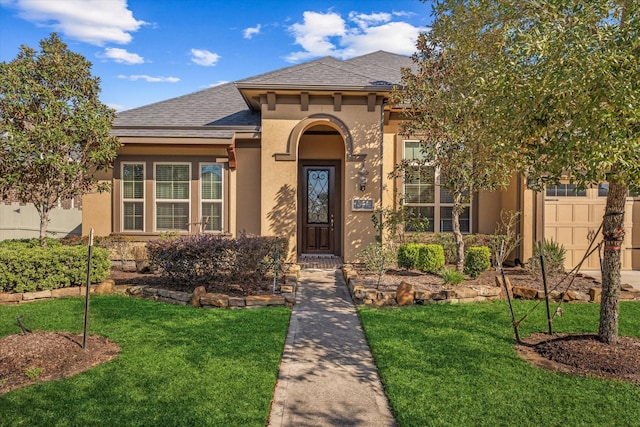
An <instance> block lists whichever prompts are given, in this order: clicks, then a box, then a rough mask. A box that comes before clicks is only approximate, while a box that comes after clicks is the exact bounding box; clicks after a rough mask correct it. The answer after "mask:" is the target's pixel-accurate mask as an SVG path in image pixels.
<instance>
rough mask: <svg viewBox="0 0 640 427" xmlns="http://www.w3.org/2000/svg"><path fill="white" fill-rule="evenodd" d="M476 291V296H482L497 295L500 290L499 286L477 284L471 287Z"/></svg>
mask: <svg viewBox="0 0 640 427" xmlns="http://www.w3.org/2000/svg"><path fill="white" fill-rule="evenodd" d="M473 290H475V291H476V292H477V293H478V296H482V297H499V296H500V293H501V290H500V288H499V287H497V286H494V287H488V286H478V287H476V288H473Z"/></svg>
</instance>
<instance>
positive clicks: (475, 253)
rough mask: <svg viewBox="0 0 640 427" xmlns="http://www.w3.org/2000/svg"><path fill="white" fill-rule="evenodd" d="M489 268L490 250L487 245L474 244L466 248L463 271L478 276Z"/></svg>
mask: <svg viewBox="0 0 640 427" xmlns="http://www.w3.org/2000/svg"><path fill="white" fill-rule="evenodd" d="M490 268H491V250H490V249H489V248H488V247H487V246H475V247H471V248H469V249H467V253H466V255H465V257H464V272H465V274H468V275H469V276H471V277H478V276H479V275H480V274H482V273H483V272H485V271H487V270H488V269H490Z"/></svg>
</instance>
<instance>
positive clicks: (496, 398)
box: [359, 301, 640, 426]
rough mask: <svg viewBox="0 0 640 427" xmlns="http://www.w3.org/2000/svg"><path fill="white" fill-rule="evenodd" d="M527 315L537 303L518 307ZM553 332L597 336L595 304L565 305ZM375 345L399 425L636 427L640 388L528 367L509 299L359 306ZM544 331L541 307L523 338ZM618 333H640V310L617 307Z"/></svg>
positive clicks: (629, 305)
mask: <svg viewBox="0 0 640 427" xmlns="http://www.w3.org/2000/svg"><path fill="white" fill-rule="evenodd" d="M514 304H515V305H514V307H515V309H516V311H517V312H519V313H521V314H524V313H525V312H526V311H527V310H528V309H529V307H531V305H532V303H531V302H528V301H515V302H514ZM563 310H564V315H563V316H562V317H556V318H555V320H554V331H556V332H564V333H584V332H595V331H596V330H597V328H598V310H599V307H598V305H596V304H565V305H564V306H563ZM359 314H360V317H361V319H362V322H363V326H364V329H365V333H366V335H367V339H368V341H369V345H370V346H371V349H372V351H373V355H374V358H375V360H376V363H377V365H378V368H379V370H380V375H381V377H382V380H383V383H384V386H385V389H386V392H387V395H388V396H389V399H390V401H391V406H392V408H393V411H394V414H395V416H396V418H397V421H398V424H399V425H400V426H424V425H429V426H449V425H451V426H454V425H455V426H457V425H476V426H479V425H486V426H494V425H519V426H528V425H531V426H534V425H535V426H539V425H565V426H577V425H600V426H614V425H616V426H618V425H631V424H634V423H635V422H636V420H637V414H639V413H640V387H639V386H638V385H634V384H631V383H625V382H620V381H615V380H603V379H597V378H588V377H582V376H575V375H568V374H562V373H558V372H553V371H549V370H546V369H543V368H538V367H535V366H532V365H530V364H529V363H528V362H526V361H524V360H522V359H521V358H519V357H518V355H517V354H516V350H515V348H514V338H513V330H512V328H511V324H510V321H509V314H508V311H507V306H506V303H505V302H504V301H497V302H495V303H483V304H466V305H428V306H414V307H411V308H407V307H403V308H401V309H398V308H385V309H375V308H370V307H360V308H359ZM545 330H546V319H545V313H544V309H543V308H539V309H537V310H536V311H534V312H533V313H532V315H531V316H530V317H529V318H528V319H527V320H526V321H525V322H523V323H522V324H521V335H522V336H527V335H529V334H531V333H533V332H540V331H545ZM620 333H621V335H627V336H635V337H638V336H639V335H640V304H639V303H634V302H628V303H621V304H620Z"/></svg>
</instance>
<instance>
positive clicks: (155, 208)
mask: <svg viewBox="0 0 640 427" xmlns="http://www.w3.org/2000/svg"><path fill="white" fill-rule="evenodd" d="M161 165H187V166H188V167H189V196H188V197H187V198H186V199H160V203H187V204H188V206H189V207H188V210H187V212H188V213H189V217H188V218H187V229H186V230H180V229H174V230H158V224H157V222H158V198H157V197H156V187H157V185H156V183H157V181H156V173H157V169H156V166H161ZM191 176H192V172H191V162H153V231H154V232H156V233H164V232H167V231H177V232H179V233H189V231H190V225H189V224H191ZM198 184H200V182H198Z"/></svg>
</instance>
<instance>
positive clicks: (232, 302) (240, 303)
mask: <svg viewBox="0 0 640 427" xmlns="http://www.w3.org/2000/svg"><path fill="white" fill-rule="evenodd" d="M245 305H246V304H245V301H244V298H243V297H229V307H232V308H238V307H244V306H245Z"/></svg>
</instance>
